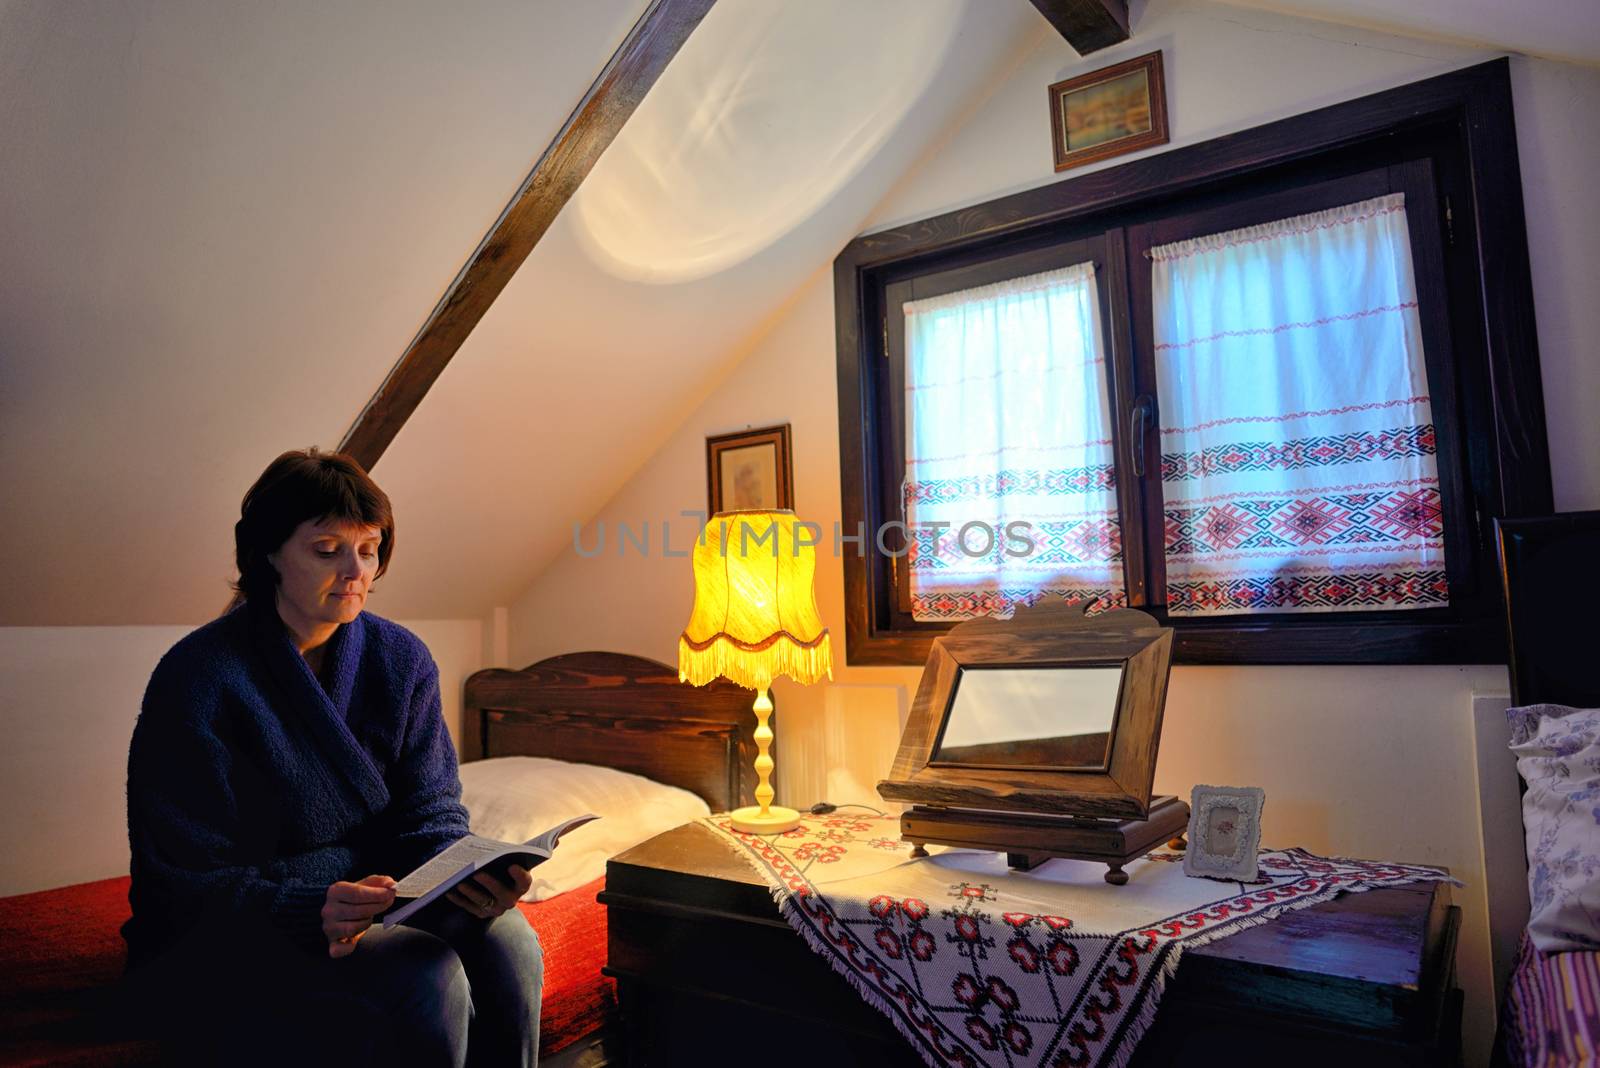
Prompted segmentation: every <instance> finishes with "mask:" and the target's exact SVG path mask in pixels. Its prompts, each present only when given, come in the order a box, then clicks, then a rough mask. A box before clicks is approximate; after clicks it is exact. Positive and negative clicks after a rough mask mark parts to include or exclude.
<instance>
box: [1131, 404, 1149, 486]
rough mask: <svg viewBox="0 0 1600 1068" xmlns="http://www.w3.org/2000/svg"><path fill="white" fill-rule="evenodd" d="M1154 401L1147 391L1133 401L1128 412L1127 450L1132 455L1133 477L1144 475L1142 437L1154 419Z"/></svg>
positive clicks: (1147, 431) (1145, 434)
mask: <svg viewBox="0 0 1600 1068" xmlns="http://www.w3.org/2000/svg"><path fill="white" fill-rule="evenodd" d="M1155 408H1156V403H1155V400H1154V398H1152V397H1151V396H1150V395H1149V394H1148V393H1146V394H1145V395H1144V396H1142V397H1140V398H1139V399H1138V400H1136V401H1134V402H1133V411H1131V412H1129V413H1128V451H1129V452H1130V453H1132V455H1133V477H1134V478H1143V477H1144V439H1145V437H1146V436H1147V435H1148V434H1149V432H1150V424H1151V423H1153V422H1154V421H1155Z"/></svg>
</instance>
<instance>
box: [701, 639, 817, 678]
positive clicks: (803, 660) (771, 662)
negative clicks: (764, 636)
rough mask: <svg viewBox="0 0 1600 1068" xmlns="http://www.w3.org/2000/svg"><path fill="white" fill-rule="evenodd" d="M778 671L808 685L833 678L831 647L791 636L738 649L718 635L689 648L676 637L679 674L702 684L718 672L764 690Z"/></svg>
mask: <svg viewBox="0 0 1600 1068" xmlns="http://www.w3.org/2000/svg"><path fill="white" fill-rule="evenodd" d="M780 675H788V676H789V677H790V678H792V679H794V680H795V681H796V682H799V683H803V684H806V685H809V684H811V683H813V682H820V681H822V680H823V679H825V678H826V679H832V678H833V649H832V647H831V646H830V644H829V643H828V642H826V641H823V642H819V643H817V644H816V645H814V646H811V647H809V648H808V647H806V646H803V645H800V644H799V643H797V642H795V641H793V640H792V639H790V638H787V637H784V638H780V639H779V640H778V641H776V642H774V643H773V644H771V645H770V646H768V647H767V648H765V649H761V650H758V651H751V650H748V649H741V648H739V647H738V646H737V645H735V644H733V643H732V642H731V641H728V640H726V639H725V638H723V637H722V636H720V635H719V636H718V637H717V639H716V640H715V641H713V642H712V643H711V644H710V645H708V646H706V647H705V648H703V649H694V648H691V647H690V645H689V643H688V642H687V641H685V640H684V639H683V638H681V637H680V638H679V639H678V678H679V679H680V680H682V681H684V682H688V683H692V684H694V685H695V686H704V685H705V684H706V683H708V682H711V681H712V680H713V679H715V678H717V677H718V676H724V677H726V678H728V679H731V680H733V681H734V682H736V683H738V684H739V685H740V686H745V687H748V688H750V689H752V690H763V689H766V687H768V686H769V685H771V683H772V680H773V679H775V678H777V677H778V676H780Z"/></svg>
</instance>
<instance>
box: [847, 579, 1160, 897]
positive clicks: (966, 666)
mask: <svg viewBox="0 0 1600 1068" xmlns="http://www.w3.org/2000/svg"><path fill="white" fill-rule="evenodd" d="M1084 610H1085V606H1084V605H1081V604H1068V603H1066V602H1064V601H1044V602H1040V603H1038V604H1036V605H1034V606H1032V607H1029V608H1021V609H1018V610H1017V612H1016V614H1015V616H1014V617H1013V618H1012V619H1011V620H1009V621H1002V620H996V619H974V620H970V621H968V622H966V623H962V624H960V625H959V626H956V627H953V628H952V629H951V630H950V631H948V632H947V633H946V634H944V635H943V636H941V637H940V638H938V639H936V640H935V641H934V643H933V649H932V651H931V652H930V653H929V654H928V663H927V666H926V667H925V668H924V669H923V672H922V681H921V683H920V684H919V685H918V687H917V697H916V701H915V703H913V705H912V707H911V715H910V718H909V719H908V720H907V721H906V729H905V733H904V734H903V735H902V737H901V739H900V748H899V751H898V752H897V753H896V755H895V760H894V766H893V767H892V768H891V769H890V772H889V778H887V779H885V780H884V781H882V782H880V783H879V784H878V793H879V794H880V795H881V796H882V797H883V798H884V799H886V800H889V801H908V802H911V803H912V805H913V807H912V808H910V809H908V810H907V811H906V812H905V813H904V815H902V816H901V819H900V833H901V836H902V837H903V838H904V839H905V840H907V841H909V842H911V843H912V844H913V845H914V846H915V847H916V848H915V849H914V850H913V854H912V855H913V856H925V855H926V849H925V847H926V846H927V845H928V844H930V843H937V844H940V845H950V846H961V847H966V848H972V849H987V850H994V851H997V852H1003V853H1005V854H1006V861H1007V863H1008V864H1010V865H1011V866H1012V867H1014V868H1019V869H1022V870H1027V869H1029V868H1032V867H1034V866H1035V865H1038V864H1041V863H1043V862H1044V861H1046V860H1049V859H1050V858H1052V857H1070V858H1073V859H1077V860H1090V861H1096V862H1100V863H1104V864H1106V865H1107V866H1108V868H1109V870H1108V871H1107V873H1106V877H1105V878H1106V881H1107V882H1109V883H1112V884H1114V885H1118V886H1120V885H1122V884H1123V883H1126V882H1127V881H1128V876H1127V873H1126V872H1124V871H1123V870H1122V866H1123V865H1124V864H1126V863H1128V862H1129V861H1131V860H1134V859H1136V858H1138V857H1142V856H1144V855H1145V854H1146V853H1148V852H1150V850H1152V849H1154V848H1156V847H1157V846H1159V845H1161V844H1162V843H1163V842H1169V841H1170V842H1171V844H1172V845H1174V846H1175V847H1180V848H1181V847H1182V845H1183V839H1182V836H1183V833H1184V831H1185V829H1186V828H1187V826H1188V821H1189V806H1188V804H1186V803H1185V802H1183V801H1180V800H1179V799H1178V798H1175V797H1156V798H1152V797H1151V790H1152V785H1153V783H1154V779H1155V767H1156V749H1157V745H1158V743H1159V741H1160V738H1161V716H1162V711H1163V709H1164V707H1165V705H1166V696H1167V677H1168V674H1169V671H1170V668H1171V664H1172V631H1171V630H1170V629H1167V628H1163V627H1161V626H1159V625H1157V624H1156V622H1155V621H1154V620H1152V619H1151V618H1150V617H1149V616H1147V615H1145V614H1144V613H1143V612H1137V611H1133V610H1131V609H1118V610H1114V611H1110V612H1104V613H1101V614H1100V615H1096V616H1086V615H1085V614H1084ZM1114 665H1116V666H1120V667H1121V671H1122V675H1121V682H1120V686H1119V687H1118V689H1117V693H1116V698H1115V712H1114V714H1113V715H1112V716H1111V717H1110V729H1109V731H1108V732H1107V733H1108V734H1109V738H1108V739H1107V741H1106V742H1105V757H1104V760H1103V761H1102V762H1101V763H1099V765H1098V766H1071V767H1067V766H1063V765H1061V764H1059V763H1029V762H1026V761H1028V760H1029V759H1031V758H1030V757H1029V756H1026V755H1024V756H1022V757H1020V758H1018V759H1013V760H1010V761H1008V762H998V761H995V762H988V763H973V762H968V761H966V760H960V761H956V760H949V759H945V758H944V756H943V753H942V750H941V739H943V737H944V736H945V733H946V732H947V730H948V729H949V725H950V722H951V713H952V711H953V709H954V708H955V704H956V699H957V696H958V693H959V690H960V686H961V680H962V677H963V675H964V674H966V673H967V672H970V671H983V670H991V669H1023V670H1026V671H1028V672H1030V673H1031V672H1048V671H1055V670H1060V671H1074V670H1078V671H1081V670H1084V669H1099V670H1101V671H1104V670H1105V669H1106V668H1107V667H1109V666H1114ZM1076 711H1077V710H1070V709H1063V710H1062V716H1063V718H1066V717H1067V714H1068V713H1069V712H1076ZM1051 740H1052V739H1045V740H1044V741H1051ZM1077 748H1080V749H1081V748H1082V746H1078V747H1077ZM963 749H964V750H965V751H967V752H984V753H989V752H995V753H1000V752H1005V751H1008V750H1009V751H1011V752H1014V753H1021V754H1031V753H1035V752H1037V751H1038V749H1039V746H1038V745H1037V744H1036V743H1035V742H1034V741H1033V740H1028V741H1023V742H1011V743H1005V744H1001V740H997V741H996V744H992V745H984V746H972V745H970V744H969V745H966V746H964V747H963ZM1075 763H1081V762H1075Z"/></svg>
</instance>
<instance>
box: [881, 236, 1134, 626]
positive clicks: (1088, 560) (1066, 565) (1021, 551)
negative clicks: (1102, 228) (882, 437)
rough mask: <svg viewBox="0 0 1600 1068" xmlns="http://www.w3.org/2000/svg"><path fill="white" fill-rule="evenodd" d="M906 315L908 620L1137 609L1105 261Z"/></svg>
mask: <svg viewBox="0 0 1600 1068" xmlns="http://www.w3.org/2000/svg"><path fill="white" fill-rule="evenodd" d="M904 310H905V317H906V405H905V412H906V482H905V485H904V487H903V492H904V501H905V518H906V524H907V526H908V528H909V537H908V543H909V551H908V555H907V558H906V559H907V561H908V572H909V577H910V587H911V601H912V617H913V618H914V619H926V620H952V619H970V618H972V617H974V616H987V615H1009V614H1010V613H1011V611H1012V610H1013V609H1014V608H1015V607H1016V606H1017V605H1019V604H1028V603H1031V602H1032V601H1034V600H1036V599H1037V598H1038V597H1040V596H1041V595H1045V594H1050V595H1055V596H1060V597H1066V598H1069V599H1082V600H1091V601H1092V600H1095V599H1100V598H1104V599H1105V600H1106V602H1107V603H1125V602H1126V593H1125V591H1124V588H1123V578H1122V534H1121V528H1120V526H1119V524H1118V519H1117V499H1116V472H1115V469H1114V467H1113V462H1114V458H1113V453H1112V448H1111V423H1110V412H1109V402H1108V399H1107V394H1106V384H1105V383H1106V376H1105V353H1104V350H1103V346H1102V341H1101V337H1102V335H1101V331H1100V303H1099V297H1098V294H1097V291H1096V289H1095V277H1094V265H1093V264H1092V263H1081V264H1077V265H1075V266H1072V267H1065V268H1062V269H1059V270H1054V271H1047V272H1045V273H1043V274H1035V275H1028V276H1026V277H1023V278H1015V279H1011V280H1008V281H1005V282H1000V283H997V284H994V285H987V286H981V287H978V288H976V289H968V290H962V291H960V292H957V293H949V294H946V295H944V296H940V297H932V298H928V299H925V300H917V301H910V302H908V303H907V304H906V305H905V309H904ZM1023 523H1025V524H1030V526H1029V527H1026V528H1025V527H1021V526H1017V527H1010V525H1011V524H1023ZM1008 527H1009V531H1008ZM963 532H965V533H964V537H963ZM1024 539H1026V541H1025V540H1024ZM1027 542H1031V543H1032V547H1031V549H1029V547H1028V544H1027Z"/></svg>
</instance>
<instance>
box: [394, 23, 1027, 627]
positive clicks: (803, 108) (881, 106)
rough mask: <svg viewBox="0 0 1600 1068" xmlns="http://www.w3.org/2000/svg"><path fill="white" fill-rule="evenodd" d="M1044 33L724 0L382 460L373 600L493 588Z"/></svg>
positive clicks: (1021, 26)
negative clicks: (384, 520) (398, 538)
mask: <svg viewBox="0 0 1600 1068" xmlns="http://www.w3.org/2000/svg"><path fill="white" fill-rule="evenodd" d="M1050 32H1052V31H1050V29H1049V27H1048V25H1047V24H1046V23H1045V22H1044V20H1043V19H1042V17H1040V16H1039V14H1038V13H1037V11H1036V10H1034V8H1033V7H1032V5H1030V4H1028V3H1026V2H1025V0H1005V2H999V3H997V2H995V0H871V2H870V3H862V2H861V0H806V2H805V3H794V2H792V0H720V2H719V3H718V4H717V6H716V7H715V8H713V9H712V11H711V13H710V14H709V15H708V16H707V17H706V20H705V21H704V22H703V23H702V24H701V25H700V27H699V28H698V29H697V30H696V31H695V33H694V35H693V36H691V37H690V38H689V40H688V42H687V43H686V44H685V45H684V47H683V50H682V51H681V52H680V53H679V54H678V57H677V58H676V59H675V60H674V61H673V63H672V65H671V66H669V67H668V68H667V70H666V72H665V73H664V74H663V75H662V77H661V80H660V81H659V82H657V84H656V87H655V89H654V90H652V91H651V94H650V96H649V97H647V98H646V99H645V101H644V103H643V104H642V105H641V106H640V108H639V110H638V111H637V112H636V113H635V114H634V116H633V118H632V119H631V120H630V121H629V123H628V125H627V126H626V127H624V129H623V131H622V133H621V135H620V136H619V137H618V139H617V141H616V142H615V143H614V144H613V145H612V146H611V148H610V149H609V150H608V151H607V152H606V154H605V155H604V156H603V157H601V159H600V161H599V163H598V164H597V165H596V167H595V169H594V171H593V172H592V173H591V174H590V176H589V178H588V179H587V181H586V182H585V183H584V186H583V188H582V189H581V190H580V192H579V194H578V197H577V198H576V199H575V200H574V202H573V203H572V204H571V205H570V206H569V207H568V209H567V210H566V211H564V212H563V213H562V214H561V216H560V218H559V219H558V220H557V221H556V224H555V225H554V226H553V227H552V228H551V230H550V232H549V233H547V234H546V235H545V238H544V240H543V241H542V242H541V243H540V244H539V245H538V247H536V248H535V249H534V251H533V254H532V255H531V256H530V257H529V258H528V261H527V262H526V263H525V264H524V265H523V267H522V269H521V270H520V271H519V272H518V273H517V276H516V278H515V279H514V280H513V281H512V283H511V284H510V285H509V286H508V287H507V288H506V290H505V291H504V292H503V293H502V294H501V296H500V298H499V300H498V301H497V302H496V303H495V305H494V307H493V308H492V309H491V310H490V312H489V314H488V315H487V316H485V318H484V320H483V321H482V323H480V324H479V326H478V328H477V330H476V331H475V332H474V333H473V334H472V335H471V337H470V338H468V340H467V343H466V344H465V345H464V346H463V347H462V349H461V351H460V352H459V353H458V354H457V355H456V357H455V359H454V360H453V361H451V363H450V365H449V366H448V367H447V368H446V369H445V372H444V374H443V375H442V376H441V377H440V379H439V381H438V382H437V383H436V384H435V385H434V387H433V389H432V391H431V392H430V393H429V394H428V397H427V399H426V400H425V401H424V402H423V404H422V405H421V407H420V408H419V409H418V411H417V412H416V414H414V415H413V416H412V417H411V419H410V421H409V422H407V424H406V426H405V427H404V429H402V430H401V432H400V434H399V436H398V437H397V438H396V440H395V442H394V444H393V445H391V446H390V448H389V451H388V452H387V453H386V454H385V455H384V457H383V459H382V460H380V461H379V463H378V464H377V467H376V470H375V472H374V474H375V475H376V477H377V478H378V480H379V482H380V483H381V484H382V485H383V486H384V487H385V489H386V490H388V492H389V493H390V495H391V496H392V497H393V498H394V500H395V507H396V509H397V511H399V512H400V513H401V514H402V515H403V516H404V522H405V533H404V535H403V536H404V539H405V540H404V542H403V547H402V548H401V550H400V551H401V552H402V553H403V554H405V555H404V566H402V564H401V562H400V557H397V564H396V566H395V567H394V569H393V570H392V571H391V572H390V574H389V575H388V576H386V577H385V578H384V579H383V588H382V590H381V592H380V593H379V594H377V595H375V600H374V602H373V605H374V608H375V609H376V610H377V611H379V612H387V613H389V614H392V615H397V616H402V617H403V616H408V615H418V614H424V613H426V614H440V613H443V614H449V615H458V614H474V613H481V612H482V611H484V610H485V609H486V608H487V607H489V606H491V605H493V604H497V603H499V604H504V603H508V601H509V600H510V599H511V598H513V597H515V596H516V595H517V594H518V593H519V592H520V591H521V590H522V589H524V588H525V587H526V586H527V585H528V583H529V582H531V581H532V580H533V578H534V577H535V576H537V575H538V573H539V572H540V571H542V570H543V569H544V568H545V567H546V566H547V565H548V564H549V563H550V561H552V560H553V559H555V558H556V556H557V555H558V554H559V553H561V552H562V551H563V550H565V549H566V547H567V546H568V545H570V544H571V540H572V529H573V524H574V523H575V522H580V521H583V520H587V519H588V518H589V517H590V516H591V515H593V514H594V512H595V511H596V510H597V509H598V508H599V507H600V505H601V504H603V503H604V502H605V501H606V500H607V499H608V498H609V497H610V496H611V495H612V494H613V493H614V492H615V491H616V489H617V488H618V487H619V486H621V485H622V484H623V483H624V482H625V481H626V480H627V479H628V477H629V476H631V475H632V474H633V472H634V471H636V470H637V469H638V468H639V467H640V466H641V465H642V464H643V463H644V462H645V460H646V459H647V458H648V457H649V456H650V455H651V454H652V453H653V452H654V451H655V450H656V448H657V447H658V446H659V444H660V443H661V442H662V441H664V440H665V439H666V438H667V437H668V435H669V434H670V433H671V432H672V431H673V430H674V429H675V428H676V427H677V426H678V424H679V423H680V422H681V421H682V419H683V418H684V416H685V415H686V414H687V413H688V412H689V411H690V410H691V409H692V408H693V406H694V405H695V404H696V403H698V401H699V400H700V399H701V398H702V397H703V396H704V395H705V394H706V393H707V392H708V391H709V390H710V389H711V387H712V386H713V385H714V384H715V383H716V381H717V380H718V379H719V377H720V375H721V374H722V373H723V372H724V371H726V370H727V369H728V368H729V367H731V365H732V364H733V363H734V362H736V360H737V358H738V357H739V356H740V355H741V354H742V353H743V352H744V351H745V349H746V348H747V347H748V345H749V343H750V341H751V339H752V337H753V336H754V335H757V334H758V333H759V331H760V330H761V329H762V327H763V325H764V324H766V323H767V322H769V321H770V320H771V318H772V317H773V316H774V314H775V313H776V312H777V311H778V310H779V309H780V308H781V307H782V306H783V304H784V303H785V302H786V301H787V300H788V298H790V297H791V296H792V295H793V294H794V293H795V292H796V291H797V290H798V289H799V288H800V286H801V284H802V283H803V282H804V281H805V280H807V279H808V278H809V277H811V276H812V275H813V274H814V273H815V272H816V271H818V270H821V269H825V268H827V267H828V266H829V265H830V264H831V262H832V259H833V257H834V256H835V255H836V254H837V253H838V250H839V249H840V248H842V247H843V246H844V244H845V243H846V242H847V241H849V240H850V238H851V237H853V236H854V235H855V234H856V232H857V231H858V230H859V229H860V227H861V224H862V221H863V220H864V219H865V218H866V217H867V216H868V215H869V214H870V212H871V210H872V208H873V206H874V205H875V204H876V203H877V202H878V201H879V200H880V199H881V198H882V197H883V196H884V194H885V193H886V192H887V191H888V190H889V188H890V186H891V185H892V184H893V183H894V182H895V181H896V180H898V179H899V178H900V177H901V175H903V174H904V173H905V172H906V170H907V169H908V168H910V167H911V166H913V165H914V162H915V160H916V159H917V158H918V157H919V155H920V154H921V153H922V152H923V151H924V150H926V149H927V147H928V146H929V144H930V142H932V141H933V140H934V139H935V138H936V137H937V136H938V135H939V134H940V133H942V132H943V131H944V130H946V129H947V128H949V127H950V126H952V125H953V124H954V123H955V121H956V119H957V117H958V116H959V115H960V113H961V112H962V111H963V109H964V108H965V107H966V106H968V105H969V104H970V103H971V102H972V101H973V100H974V99H975V98H977V97H979V96H981V94H982V90H983V89H984V88H985V87H986V85H988V84H989V83H990V82H991V81H992V80H993V79H994V78H996V77H997V76H998V75H999V74H1000V73H1001V72H1002V71H1003V70H1004V69H1007V68H1008V67H1009V65H1010V64H1011V63H1012V62H1014V61H1015V60H1016V59H1017V58H1019V56H1020V54H1021V53H1022V50H1023V49H1024V48H1026V47H1027V46H1028V45H1029V44H1030V43H1031V42H1033V41H1036V40H1038V39H1039V37H1038V35H1039V34H1044V33H1050ZM1040 99H1041V100H1042V99H1043V91H1042V90H1041V93H1040ZM1041 107H1042V105H1041ZM815 357H816V359H818V360H822V361H825V362H828V363H830V364H831V363H832V361H833V359H834V355H833V352H832V351H831V349H830V350H828V351H819V352H817V353H816V354H815ZM727 429H730V430H736V429H740V428H739V427H729V428H727ZM703 505H704V501H703V498H701V499H697V500H691V501H685V502H684V507H685V508H697V507H703ZM644 518H646V517H640V519H644Z"/></svg>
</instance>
